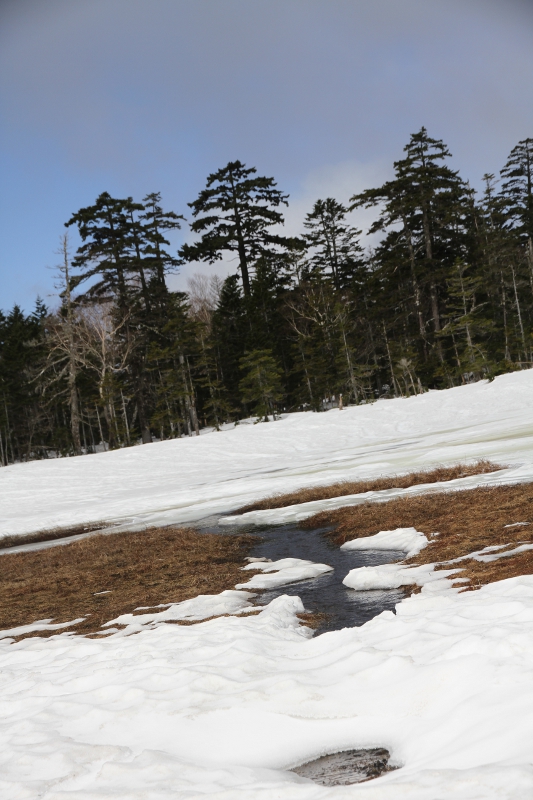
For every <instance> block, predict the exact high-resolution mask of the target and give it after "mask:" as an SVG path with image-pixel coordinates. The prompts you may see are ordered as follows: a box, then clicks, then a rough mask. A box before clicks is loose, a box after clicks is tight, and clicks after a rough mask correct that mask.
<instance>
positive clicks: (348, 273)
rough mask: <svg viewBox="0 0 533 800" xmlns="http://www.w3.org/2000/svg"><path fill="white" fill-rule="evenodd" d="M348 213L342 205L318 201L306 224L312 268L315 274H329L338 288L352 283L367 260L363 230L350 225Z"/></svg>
mask: <svg viewBox="0 0 533 800" xmlns="http://www.w3.org/2000/svg"><path fill="white" fill-rule="evenodd" d="M346 213H347V210H346V208H345V207H344V206H343V205H342V204H341V203H338V202H337V201H336V200H334V198H333V197H328V198H326V199H325V200H317V201H316V203H315V205H314V206H313V210H312V211H311V212H310V213H309V214H307V216H306V218H305V221H304V228H305V229H306V234H305V242H306V245H307V247H308V248H309V250H310V255H309V269H310V271H311V273H318V274H322V275H328V274H329V275H330V276H331V279H332V280H333V283H334V285H335V286H336V287H337V288H340V287H341V286H345V285H347V284H349V283H350V280H351V279H353V277H354V275H355V273H356V271H357V270H358V268H360V267H361V265H362V260H363V259H362V256H363V250H362V248H361V245H360V244H359V236H360V235H361V231H359V230H357V228H354V227H353V226H350V225H348V224H347V222H346Z"/></svg>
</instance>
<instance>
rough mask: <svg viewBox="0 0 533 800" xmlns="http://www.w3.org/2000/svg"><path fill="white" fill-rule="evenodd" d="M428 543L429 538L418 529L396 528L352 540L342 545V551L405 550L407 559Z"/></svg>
mask: <svg viewBox="0 0 533 800" xmlns="http://www.w3.org/2000/svg"><path fill="white" fill-rule="evenodd" d="M428 543H429V540H428V538H427V537H426V536H425V535H424V534H423V533H421V532H420V531H417V530H416V528H396V529H395V530H393V531H379V533H376V534H375V535H374V536H363V537H361V538H360V539H352V540H351V541H349V542H345V543H344V544H343V545H341V550H403V552H404V553H405V556H406V558H411V556H416V555H417V553H419V552H420V551H421V550H423V549H424V547H427V545H428Z"/></svg>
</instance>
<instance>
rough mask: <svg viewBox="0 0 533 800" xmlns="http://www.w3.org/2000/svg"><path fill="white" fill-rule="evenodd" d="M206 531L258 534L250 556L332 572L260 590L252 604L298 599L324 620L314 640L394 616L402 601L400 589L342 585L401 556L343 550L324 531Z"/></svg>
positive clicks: (278, 528) (292, 527) (284, 528)
mask: <svg viewBox="0 0 533 800" xmlns="http://www.w3.org/2000/svg"><path fill="white" fill-rule="evenodd" d="M208 529H209V530H211V531H217V532H220V533H225V534H227V533H244V532H245V530H246V532H247V533H252V534H254V535H256V536H257V544H255V545H254V546H253V548H252V550H251V551H250V555H251V556H255V557H256V558H269V559H271V560H272V561H278V560H279V559H281V558H301V559H305V560H307V561H314V562H315V563H319V564H328V565H329V566H330V567H333V572H327V573H326V574H325V575H321V576H320V577H318V578H312V579H310V580H305V581H296V582H295V583H289V584H285V585H284V586H280V587H278V588H276V589H270V590H266V591H261V592H259V593H258V595H257V597H256V598H255V600H254V602H255V604H256V605H266V604H267V603H270V601H271V600H273V599H274V598H275V597H279V596H280V595H282V594H290V595H298V596H299V597H300V598H301V600H302V603H303V604H304V607H305V609H306V611H311V612H319V613H322V614H325V615H326V616H325V618H324V620H323V621H322V622H321V623H320V625H319V626H318V627H317V629H316V633H315V635H319V634H321V633H325V632H326V631H335V630H339V629H341V628H349V627H353V626H358V625H363V624H364V623H365V622H368V620H370V619H372V618H373V617H375V616H377V615H378V614H381V612H382V611H385V610H389V611H394V607H395V605H396V604H397V603H399V602H400V601H401V600H402V599H403V598H404V597H405V594H404V592H403V591H402V590H401V589H389V590H384V591H381V590H371V591H364V592H361V591H355V590H354V589H349V588H348V587H347V586H344V584H343V583H342V581H343V579H344V578H345V577H346V575H347V574H348V572H349V571H350V570H351V569H354V568H356V567H370V566H377V565H379V564H390V563H391V562H392V561H399V560H401V559H402V558H405V553H404V552H403V551H399V550H341V549H340V548H339V546H338V545H334V544H332V543H331V542H330V541H329V540H328V538H327V536H326V535H325V534H326V531H327V529H326V528H317V529H314V530H303V529H301V528H298V527H296V526H295V525H277V526H269V527H265V528H257V527H252V528H247V529H245V528H243V527H242V526H236V527H235V528H233V527H223V528H219V527H218V526H211V525H210V526H209V528H208ZM244 574H246V573H244ZM248 574H249V573H248ZM243 580H244V579H243Z"/></svg>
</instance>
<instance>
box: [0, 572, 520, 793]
mask: <svg viewBox="0 0 533 800" xmlns="http://www.w3.org/2000/svg"><path fill="white" fill-rule="evenodd" d="M302 610H303V607H302V604H301V602H300V600H299V599H298V598H297V597H288V596H286V595H285V596H283V597H279V598H277V599H276V600H274V601H272V602H271V603H270V604H269V606H267V607H266V608H265V609H264V610H262V611H261V612H260V613H259V614H257V615H256V616H238V617H223V618H219V619H213V620H210V621H207V622H204V623H200V624H198V625H193V626H187V627H180V626H176V625H168V624H165V623H164V622H160V623H158V624H156V625H155V626H154V627H152V628H151V629H149V630H141V631H140V632H139V633H138V634H137V635H134V636H130V635H126V634H125V633H124V632H120V633H116V634H114V635H111V636H109V637H108V638H106V639H85V638H82V637H75V636H71V635H69V634H66V633H63V634H60V635H56V636H54V637H52V638H51V639H48V640H43V639H25V640H23V641H21V642H19V643H17V644H11V645H9V644H7V643H6V642H5V641H4V642H1V643H0V669H1V670H2V675H3V693H2V711H3V713H2V720H3V721H2V723H1V725H0V737H1V738H0V741H1V747H0V763H1V765H2V767H1V770H0V775H1V777H0V793H1V796H2V797H6V798H13V800H18V798H28V799H29V798H32V799H33V798H37V797H42V798H44V800H89V799H90V800H96V799H98V800H108V799H109V800H111V798H113V800H115V798H116V797H117V796H119V797H121V798H128V800H129V798H135V800H137V798H139V799H140V798H150V800H160V798H161V799H163V798H173V799H175V798H178V799H179V800H182V798H193V797H202V796H207V797H213V798H217V799H218V798H226V799H227V800H229V798H235V800H237V799H238V798H243V800H244V798H246V799H247V800H248V798H251V799H252V800H253V798H261V800H262V799H263V798H265V800H266V798H269V799H270V798H274V797H276V798H280V799H281V800H285V798H287V800H289V799H290V800H292V799H293V798H298V800H300V799H301V800H304V799H307V798H327V797H336V798H338V797H353V798H361V800H366V799H367V798H368V799H369V800H370V798H375V799H376V800H377V798H379V800H398V798H399V799H400V800H407V799H409V800H422V798H423V800H432V799H434V800H437V798H443V797H453V798H457V800H471V799H472V798H479V800H491V799H492V798H513V799H515V798H519V797H520V798H523V797H528V796H530V795H531V794H532V792H533V768H532V767H531V752H530V745H531V741H532V737H533V684H532V682H531V670H532V668H533V648H532V647H531V641H532V635H533V578H532V577H530V576H527V577H522V578H512V579H509V580H507V581H502V582H500V583H497V584H492V585H490V586H486V587H484V588H482V589H481V590H479V591H476V592H467V593H463V594H459V595H458V594H456V593H453V592H452V593H448V594H447V595H442V594H441V595H438V596H434V595H431V594H429V595H428V594H427V592H426V590H425V589H424V590H423V592H422V594H420V595H417V596H413V597H411V598H410V599H408V600H406V601H404V602H402V603H401V604H400V605H399V606H398V607H397V614H396V615H394V614H392V613H391V612H383V613H382V614H381V615H380V616H379V617H376V618H375V619H373V620H372V621H371V622H368V623H367V624H366V625H364V626H363V627H361V628H349V629H344V630H342V631H336V632H333V633H327V634H323V635H322V636H319V637H317V638H315V639H309V638H308V637H309V636H310V632H309V631H308V630H307V629H306V628H302V627H300V626H299V625H298V621H297V618H296V614H297V613H298V612H301V611H302ZM375 746H384V747H387V748H388V749H389V750H391V752H392V759H393V762H394V763H396V764H397V765H402V769H401V770H398V771H395V772H392V773H389V774H388V775H385V776H383V777H381V778H379V779H377V780H376V781H373V782H370V783H367V784H361V785H358V786H352V787H346V788H345V789H337V788H335V789H333V788H332V789H326V788H324V787H318V786H316V785H314V784H312V783H309V782H307V781H305V780H304V779H300V778H298V777H297V776H295V775H293V774H291V773H287V772H286V770H287V769H288V768H290V767H292V766H295V765H297V764H298V763H302V762H304V761H307V760H310V759H312V758H315V757H318V756H320V755H322V754H325V753H328V752H334V751H336V750H337V751H338V750H342V749H349V748H355V747H375Z"/></svg>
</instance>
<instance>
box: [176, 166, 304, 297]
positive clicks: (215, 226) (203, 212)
mask: <svg viewBox="0 0 533 800" xmlns="http://www.w3.org/2000/svg"><path fill="white" fill-rule="evenodd" d="M256 173H257V170H256V169H255V167H251V168H247V167H246V166H245V165H244V164H242V163H241V162H240V161H230V162H229V163H228V164H227V165H226V166H225V167H224V168H223V169H220V170H218V172H215V173H213V174H212V175H209V177H208V179H207V186H206V188H205V189H204V190H203V191H202V192H200V194H199V195H198V197H197V199H196V200H195V201H194V202H193V203H189V205H190V207H191V208H192V210H193V217H194V222H193V223H192V224H191V230H192V231H193V232H194V233H200V234H201V235H202V236H201V239H200V240H199V241H198V242H197V243H196V244H192V245H191V244H185V245H183V247H182V248H181V251H180V254H181V256H182V258H183V259H184V260H185V261H207V262H208V263H209V264H213V263H214V262H215V261H217V260H219V259H221V258H222V255H223V253H224V252H230V253H231V252H234V253H237V255H238V258H239V269H240V272H241V278H242V285H243V289H244V294H245V295H246V296H248V295H249V294H250V277H251V275H250V273H251V270H252V266H253V264H254V262H255V261H256V260H257V259H258V258H260V257H261V256H269V255H272V254H273V253H275V252H277V250H278V248H279V247H280V246H281V247H285V246H287V245H288V243H289V240H287V239H284V238H283V237H281V236H276V235H274V234H272V233H271V232H270V230H269V229H270V228H271V227H272V226H273V225H280V224H282V223H283V216H282V214H281V213H280V212H279V211H278V210H277V209H278V208H279V206H280V205H287V195H284V194H283V193H282V192H280V191H279V189H276V184H275V182H274V179H273V178H264V177H259V176H257V175H256Z"/></svg>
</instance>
